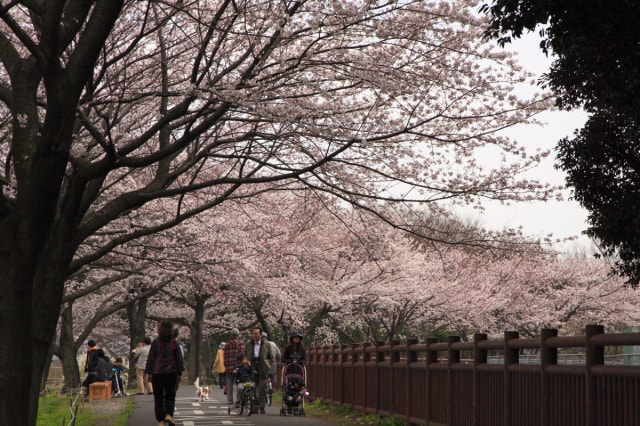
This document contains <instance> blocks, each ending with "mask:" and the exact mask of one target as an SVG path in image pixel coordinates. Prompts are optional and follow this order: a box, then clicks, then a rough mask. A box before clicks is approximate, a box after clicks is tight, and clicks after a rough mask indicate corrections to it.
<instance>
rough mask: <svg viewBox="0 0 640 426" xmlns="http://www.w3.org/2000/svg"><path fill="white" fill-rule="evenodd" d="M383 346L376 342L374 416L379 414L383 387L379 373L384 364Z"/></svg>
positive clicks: (381, 343)
mask: <svg viewBox="0 0 640 426" xmlns="http://www.w3.org/2000/svg"><path fill="white" fill-rule="evenodd" d="M383 346H384V342H381V341H378V342H376V376H377V377H376V383H378V388H377V389H376V414H380V399H381V398H380V393H381V391H382V387H383V386H384V385H385V384H384V383H382V374H381V373H380V364H381V363H383V362H384V351H383V350H382V349H381V348H382V347H383Z"/></svg>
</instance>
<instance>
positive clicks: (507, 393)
mask: <svg viewBox="0 0 640 426" xmlns="http://www.w3.org/2000/svg"><path fill="white" fill-rule="evenodd" d="M517 338H519V334H518V332H517V331H505V332H504V355H503V356H504V396H503V398H504V422H503V424H504V426H511V425H512V417H513V414H512V408H511V394H512V389H511V383H512V380H511V372H510V371H509V367H510V366H511V365H514V364H518V363H519V362H520V352H519V351H518V349H512V348H510V347H509V341H510V340H513V339H517Z"/></svg>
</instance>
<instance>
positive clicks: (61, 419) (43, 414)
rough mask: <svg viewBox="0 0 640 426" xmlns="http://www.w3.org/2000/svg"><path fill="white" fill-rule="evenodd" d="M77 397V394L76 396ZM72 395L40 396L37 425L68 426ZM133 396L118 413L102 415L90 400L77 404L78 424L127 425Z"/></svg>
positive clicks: (80, 425) (98, 425)
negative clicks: (95, 410) (96, 410)
mask: <svg viewBox="0 0 640 426" xmlns="http://www.w3.org/2000/svg"><path fill="white" fill-rule="evenodd" d="M74 398H75V396H74ZM72 400H73V399H72V397H71V396H63V395H46V396H43V397H41V398H40V404H39V406H38V420H37V422H36V425H37V426H57V425H60V426H66V425H67V424H68V423H69V421H70V420H71V411H70V406H71V401H72ZM133 402H134V401H133V398H127V400H126V404H125V405H124V408H123V409H122V410H121V411H120V412H119V413H117V414H104V415H100V414H98V413H94V412H93V411H92V410H91V404H90V403H88V401H85V402H84V403H82V402H80V403H79V404H78V406H77V411H76V413H77V418H76V425H77V426H83V425H91V426H127V421H128V418H129V415H130V414H131V413H132V412H133Z"/></svg>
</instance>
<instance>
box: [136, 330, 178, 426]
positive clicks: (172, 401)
mask: <svg viewBox="0 0 640 426" xmlns="http://www.w3.org/2000/svg"><path fill="white" fill-rule="evenodd" d="M183 371H184V359H183V358H182V351H181V350H180V345H178V342H177V341H176V339H175V337H174V335H173V323H172V322H171V321H170V320H168V319H163V320H161V321H159V322H158V337H156V338H155V339H153V342H151V346H150V348H149V358H148V359H147V365H146V368H145V369H144V372H145V375H146V376H147V378H149V377H150V378H151V383H152V384H153V411H154V414H155V417H156V420H157V421H158V422H159V423H158V426H175V422H174V421H173V413H174V411H175V407H176V391H177V389H178V384H179V383H180V380H181V379H182V372H183Z"/></svg>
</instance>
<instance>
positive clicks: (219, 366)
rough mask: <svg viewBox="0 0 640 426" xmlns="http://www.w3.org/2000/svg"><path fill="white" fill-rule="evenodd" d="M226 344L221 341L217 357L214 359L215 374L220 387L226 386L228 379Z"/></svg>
mask: <svg viewBox="0 0 640 426" xmlns="http://www.w3.org/2000/svg"><path fill="white" fill-rule="evenodd" d="M224 345H225V343H224V342H222V343H220V346H218V352H216V359H215V361H213V374H214V375H215V376H217V378H218V385H219V386H220V389H223V388H224V385H225V382H226V381H227V379H226V376H225V374H226V368H224Z"/></svg>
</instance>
